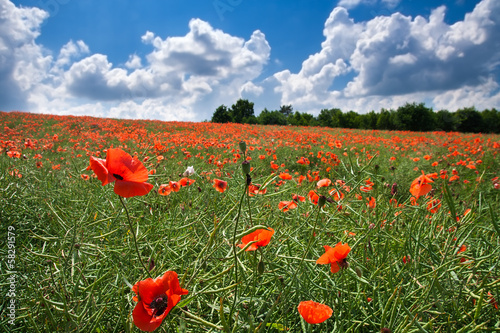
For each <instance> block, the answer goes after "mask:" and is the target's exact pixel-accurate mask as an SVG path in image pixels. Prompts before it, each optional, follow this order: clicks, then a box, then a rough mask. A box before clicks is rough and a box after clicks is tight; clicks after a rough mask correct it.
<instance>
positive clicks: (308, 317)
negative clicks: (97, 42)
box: [297, 301, 333, 324]
mask: <svg viewBox="0 0 500 333" xmlns="http://www.w3.org/2000/svg"><path fill="white" fill-rule="evenodd" d="M297 309H298V310H299V313H300V315H301V316H302V318H304V320H305V321H306V322H307V323H309V324H319V323H322V322H324V321H325V320H327V319H328V318H330V317H331V316H332V314H333V310H332V309H331V308H330V307H329V306H328V305H325V304H321V303H317V302H314V301H304V302H300V304H299V306H298V307H297Z"/></svg>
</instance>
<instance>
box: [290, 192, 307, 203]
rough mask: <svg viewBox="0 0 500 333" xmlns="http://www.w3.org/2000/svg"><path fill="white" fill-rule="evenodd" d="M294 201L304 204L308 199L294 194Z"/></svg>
mask: <svg viewBox="0 0 500 333" xmlns="http://www.w3.org/2000/svg"><path fill="white" fill-rule="evenodd" d="M292 200H293V201H295V202H299V201H300V202H304V201H306V197H303V196H301V195H298V194H293V195H292Z"/></svg>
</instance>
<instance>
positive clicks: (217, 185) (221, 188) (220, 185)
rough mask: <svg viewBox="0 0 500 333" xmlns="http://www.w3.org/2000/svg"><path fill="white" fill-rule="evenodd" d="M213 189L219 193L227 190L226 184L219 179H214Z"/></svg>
mask: <svg viewBox="0 0 500 333" xmlns="http://www.w3.org/2000/svg"><path fill="white" fill-rule="evenodd" d="M213 187H214V188H215V189H216V190H217V191H219V192H220V193H224V191H226V190H227V182H226V181H223V180H220V179H214V185H213Z"/></svg>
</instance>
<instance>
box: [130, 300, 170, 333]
mask: <svg viewBox="0 0 500 333" xmlns="http://www.w3.org/2000/svg"><path fill="white" fill-rule="evenodd" d="M160 317H161V319H160V320H158V319H159V318H160ZM160 317H158V318H153V317H152V316H151V315H150V314H149V313H148V311H146V309H145V308H144V304H143V302H139V303H137V305H136V306H135V308H134V311H132V318H133V319H134V324H135V326H137V327H138V328H139V329H141V330H143V331H146V332H153V331H154V330H156V329H157V328H158V327H160V325H161V322H162V320H163V315H162V316H160Z"/></svg>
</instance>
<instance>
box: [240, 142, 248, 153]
mask: <svg viewBox="0 0 500 333" xmlns="http://www.w3.org/2000/svg"><path fill="white" fill-rule="evenodd" d="M239 146H240V150H241V152H242V153H243V154H245V152H246V151H247V144H246V142H245V141H240V143H239Z"/></svg>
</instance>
